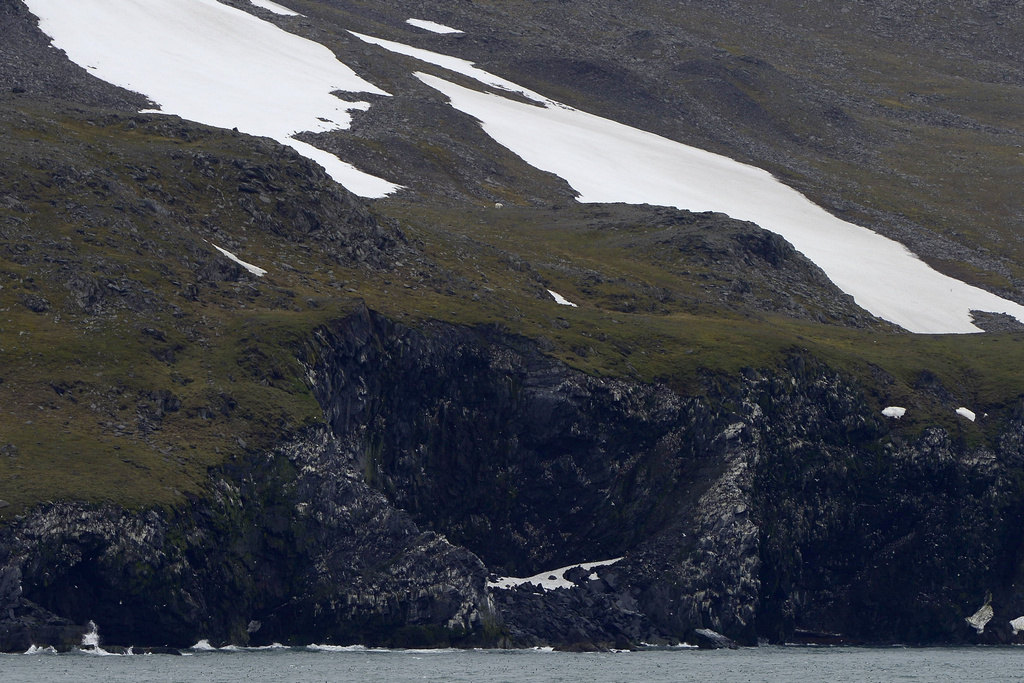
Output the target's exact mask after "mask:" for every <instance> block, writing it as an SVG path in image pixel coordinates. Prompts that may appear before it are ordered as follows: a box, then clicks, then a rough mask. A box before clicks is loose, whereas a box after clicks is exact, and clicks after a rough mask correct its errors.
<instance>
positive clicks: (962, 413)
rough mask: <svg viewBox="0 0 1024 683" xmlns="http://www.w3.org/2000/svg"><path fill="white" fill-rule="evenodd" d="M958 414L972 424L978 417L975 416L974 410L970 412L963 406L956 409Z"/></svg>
mask: <svg viewBox="0 0 1024 683" xmlns="http://www.w3.org/2000/svg"><path fill="white" fill-rule="evenodd" d="M956 414H957V415H960V416H961V417H966V418H967V419H968V420H970V421H971V422H974V420H975V418H977V417H978V416H977V415H975V414H974V411H973V410H969V409H967V408H964V407H963V406H960V407H959V408H957V409H956Z"/></svg>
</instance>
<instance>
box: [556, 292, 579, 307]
mask: <svg viewBox="0 0 1024 683" xmlns="http://www.w3.org/2000/svg"><path fill="white" fill-rule="evenodd" d="M548 294H550V295H551V298H552V299H554V300H555V303H556V304H559V305H561V306H572V307H573V308H579V306H577V305H576V304H574V303H573V302H571V301H569V300H568V299H566V298H565V297H564V296H562V295H561V294H559V293H558V292H554V291H552V290H550V289H549V290H548Z"/></svg>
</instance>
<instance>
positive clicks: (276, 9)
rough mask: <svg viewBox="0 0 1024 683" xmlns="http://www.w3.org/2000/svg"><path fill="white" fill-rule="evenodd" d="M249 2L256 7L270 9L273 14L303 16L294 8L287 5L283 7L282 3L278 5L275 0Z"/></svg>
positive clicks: (251, 0) (252, 0)
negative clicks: (272, 0)
mask: <svg viewBox="0 0 1024 683" xmlns="http://www.w3.org/2000/svg"><path fill="white" fill-rule="evenodd" d="M249 3H250V4H252V5H255V6H256V7H262V8H263V9H265V10H270V11H271V12H273V13H274V14H280V15H281V16H285V17H301V16H303V15H302V14H299V13H298V12H296V11H295V10H291V9H288V8H287V7H283V6H282V5H279V4H277V3H276V2H271V1H270V0H249Z"/></svg>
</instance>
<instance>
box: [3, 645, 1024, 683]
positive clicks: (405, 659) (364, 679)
mask: <svg viewBox="0 0 1024 683" xmlns="http://www.w3.org/2000/svg"><path fill="white" fill-rule="evenodd" d="M1015 680H1024V649H1021V648H1014V647H1000V648H996V647H964V648H920V649H915V648H902V647H891V648H852V647H834V648H830V647H760V648H749V649H741V650H735V651H729V650H714V651H711V650H697V649H695V648H686V649H683V648H679V649H660V650H646V651H639V652H610V653H587V654H571V653H562V652H550V651H542V650H512V651H509V650H373V649H365V648H320V647H315V646H314V647H311V648H283V647H278V648H270V649H237V650H230V649H229V650H210V651H204V650H186V651H185V653H184V656H174V655H120V656H119V655H107V656H104V655H102V654H100V653H97V652H95V651H94V652H88V653H87V652H82V651H77V652H71V653H65V654H54V653H48V652H31V653H28V654H13V655H0V681H2V682H3V683H8V682H10V683H22V682H25V683H51V682H58V681H59V682H61V683H67V682H69V681H81V682H83V683H101V682H102V683H121V682H125V683H127V682H131V683H136V682H152V683H190V682H192V681H197V682H198V681H202V682H203V683H243V682H245V683H250V682H257V683H258V682H260V681H267V682H271V681H273V682H274V683H293V682H294V683H325V682H330V683H372V682H374V681H387V682H388V683H403V682H412V681H417V682H421V681H436V682H439V683H441V682H444V683H448V682H451V683H462V682H466V683H468V682H470V681H472V682H473V683H506V682H507V683H531V682H534V681H536V682H541V681H543V682H544V683H549V682H558V681H586V682H588V683H589V682H593V683H625V682H632V681H643V682H644V683H659V682H662V681H665V682H668V681H671V682H673V683H675V682H685V681H700V682H701V683H705V682H707V681H715V682H722V683H733V682H735V683H801V682H804V681H806V682H814V683H822V682H837V683H846V682H848V683H890V682H903V681H921V682H922V683H925V682H927V683H941V682H943V681H950V682H952V681H956V682H957V683H960V682H961V681H980V682H985V681H991V682H995V681H1000V682H1004V681H1015Z"/></svg>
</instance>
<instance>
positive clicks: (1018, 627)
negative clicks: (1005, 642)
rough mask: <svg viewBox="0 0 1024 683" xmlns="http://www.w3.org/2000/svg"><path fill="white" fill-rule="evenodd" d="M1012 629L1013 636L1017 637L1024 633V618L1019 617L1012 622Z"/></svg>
mask: <svg viewBox="0 0 1024 683" xmlns="http://www.w3.org/2000/svg"><path fill="white" fill-rule="evenodd" d="M1010 628H1012V629H1013V635H1017V634H1018V633H1020V632H1021V631H1024V617H1017V618H1016V619H1014V620H1013V621H1011V622H1010Z"/></svg>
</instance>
